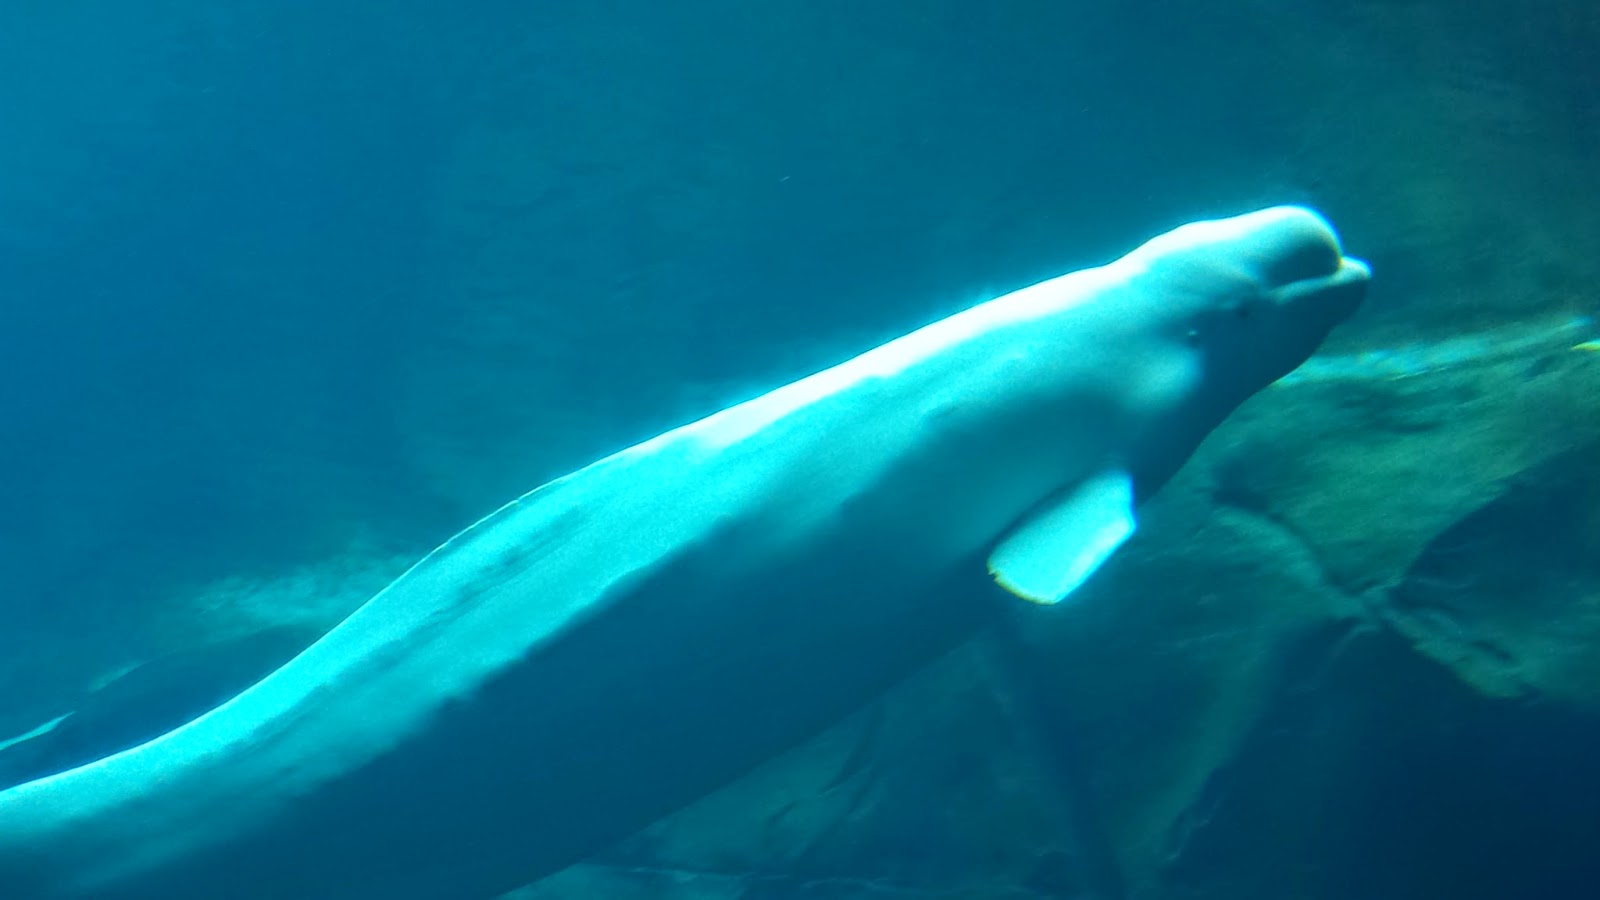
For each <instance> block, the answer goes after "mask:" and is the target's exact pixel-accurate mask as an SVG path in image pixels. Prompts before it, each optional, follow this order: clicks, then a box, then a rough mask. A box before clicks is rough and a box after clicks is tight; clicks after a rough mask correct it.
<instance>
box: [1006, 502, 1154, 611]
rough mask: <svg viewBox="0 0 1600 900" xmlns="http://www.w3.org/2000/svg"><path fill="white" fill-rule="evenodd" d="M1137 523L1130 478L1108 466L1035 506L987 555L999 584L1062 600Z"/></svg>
mask: <svg viewBox="0 0 1600 900" xmlns="http://www.w3.org/2000/svg"><path fill="white" fill-rule="evenodd" d="M1135 525H1136V523H1135V522H1134V519H1133V478H1132V476H1130V475H1129V474H1128V473H1127V472H1123V471H1109V472H1104V473H1102V474H1100V475H1097V476H1095V477H1093V478H1089V479H1086V480H1084V482H1083V483H1082V484H1079V485H1078V486H1077V487H1075V488H1073V489H1072V490H1071V491H1068V492H1067V493H1066V494H1064V495H1062V496H1061V497H1060V498H1058V499H1056V500H1053V501H1051V502H1050V503H1048V504H1046V505H1045V506H1043V507H1040V508H1039V509H1038V510H1036V511H1034V512H1033V513H1032V514H1031V515H1029V516H1028V517H1027V518H1026V519H1024V520H1023V521H1022V524H1020V525H1018V526H1017V527H1016V528H1015V529H1013V530H1012V531H1011V533H1010V534H1007V535H1006V536H1005V537H1004V538H1003V539H1001V541H1000V545H999V546H997V547H995V548H994V552H993V553H991V554H989V572H990V574H992V575H994V579H995V581H997V582H999V584H1000V586H1001V587H1003V588H1005V589H1006V590H1008V591H1010V592H1011V593H1013V594H1016V595H1017V596H1018V597H1021V598H1022V599H1024V600H1031V601H1033V602H1034V603H1047V604H1049V603H1060V602H1061V601H1062V600H1063V599H1065V598H1066V596H1067V595H1068V594H1070V593H1072V592H1073V591H1075V590H1077V589H1078V586H1079V585H1081V584H1083V583H1084V582H1085V581H1087V580H1088V579H1089V576H1090V575H1093V574H1094V572H1095V570H1096V569H1098V568H1100V564H1101V563H1103V562H1105V561H1106V559H1107V557H1109V556H1111V554H1112V553H1114V552H1116V549H1117V548H1118V547H1120V546H1122V542H1123V541H1126V540H1127V539H1128V537H1129V536H1130V535H1132V534H1133V530H1134V527H1135Z"/></svg>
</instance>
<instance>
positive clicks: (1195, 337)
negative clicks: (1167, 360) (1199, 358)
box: [1183, 328, 1200, 347]
mask: <svg viewBox="0 0 1600 900" xmlns="http://www.w3.org/2000/svg"><path fill="white" fill-rule="evenodd" d="M1183 339H1184V341H1185V342H1187V343H1188V344H1189V346H1191V347H1195V346H1198V345H1199V344H1200V329H1198V328H1191V329H1189V330H1188V331H1187V332H1185V333H1184V335H1183Z"/></svg>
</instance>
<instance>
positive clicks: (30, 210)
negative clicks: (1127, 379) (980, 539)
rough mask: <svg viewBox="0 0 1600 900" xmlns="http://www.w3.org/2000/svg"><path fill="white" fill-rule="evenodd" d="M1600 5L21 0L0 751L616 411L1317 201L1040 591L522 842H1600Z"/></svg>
mask: <svg viewBox="0 0 1600 900" xmlns="http://www.w3.org/2000/svg"><path fill="white" fill-rule="evenodd" d="M1597 43H1600V7H1596V6H1594V5H1593V4H1591V3H1588V2H1583V0H1544V2H1536V3H1512V2H1510V0H1470V2H1445V0H1384V2H1353V3H1343V4H1313V3H1308V2H1296V3H1285V2H1268V0H1233V2H1227V3H1201V2H1197V0H1171V2H1153V0H1124V2H1115V3H1111V2H1103V3H1088V2H1042V0H1033V2H1022V0H1014V2H1000V3H993V4H977V3H970V2H968V3H956V2H948V0H918V2H909V0H892V2H875V3H862V2H840V0H768V2H764V3H736V2H730V0H692V2H683V3H651V2H641V0H591V2H582V3H578V2H570V3H564V2H548V3H535V4H511V3H491V2H485V3H476V4H453V5H450V6H449V8H446V7H445V6H444V5H440V4H425V3H417V2H412V0H389V2H383V3H378V2H366V0H347V2H344V3H338V4H322V5H317V6H312V5H303V4H284V3H276V2H266V0H234V2H230V3H227V4H221V5H219V4H202V3H198V2H194V0H165V2H151V3H142V4H127V3H110V2H104V0H101V2H82V3H53V4H46V3H34V2H16V3H12V4H9V5H7V7H6V8H5V9H4V10H3V11H0V136H3V139H0V313H3V315H0V375H3V378H0V512H3V513H4V515H0V584H3V585H4V588H3V590H0V785H5V784H13V783H16V782H19V781H22V780H26V779H27V778H30V777H32V776H34V775H37V774H41V773H44V772H48V771H54V770H56V769H59V768H61V767H62V766H64V765H71V764H74V763H77V762H82V761H85V760H87V759H91V758H94V757H95V756H98V755H100V754H101V753H103V752H106V751H107V750H108V749H114V748H115V747H117V746H121V745H124V744H125V743H127V742H129V741H132V740H138V739H140V738H142V737H148V736H150V735H151V734H152V733H155V732H159V731H161V730H163V729H164V728H165V727H169V726H171V725H173V724H176V723H177V722H180V721H182V720H183V719H184V718H186V717H188V716H190V715H192V714H194V713H196V712H198V711H200V710H203V709H205V708H207V707H208V706H210V705H211V704H213V703H215V702H217V701H218V700H220V699H223V698H225V697H227V696H229V695H231V694H232V693H234V692H235V691H237V690H238V689H240V688H241V687H243V686H244V685H246V684H248V683H250V682H251V681H252V680H254V679H255V678H256V677H259V676H260V675H261V674H263V673H265V672H266V671H268V670H270V669H271V668H273V667H274V666H275V665H277V664H278V663H280V662H282V661H283V660H284V659H286V658H287V657H288V656H290V655H292V654H293V653H294V652H295V651H296V650H298V649H299V648H300V647H303V646H305V645H306V644H308V643H309V642H310V641H312V640H314V639H315V638H316V637H317V636H318V635H319V634H320V633H321V632H322V631H323V630H325V629H326V628H328V627H329V626H331V625H332V624H333V623H335V622H337V621H338V620H339V618H340V617H341V616H343V615H344V614H345V613H347V612H349V611H350V610H351V609H353V608H354V607H355V606H357V605H359V604H360V603H361V602H362V601H363V600H365V599H366V598H367V597H369V596H370V595H371V594H372V593H373V592H374V591H375V590H377V589H378V588H380V587H382V586H383V585H384V584H385V583H387V582H388V580H390V579H391V578H393V577H394V576H395V575H397V574H398V573H399V572H400V571H402V570H403V569H404V568H405V567H406V566H407V565H409V564H410V563H411V562H413V561H415V560H416V559H417V558H419V557H421V556H422V555H423V554H425V553H426V552H427V551H428V550H430V549H431V548H432V547H434V546H435V545H437V544H438V543H439V542H440V541H442V540H443V539H445V538H447V537H449V536H450V535H451V534H453V533H455V532H456V531H459V530H460V529H461V528H463V527H465V526H466V525H468V524H470V523H471V522H472V521H474V520H475V519H476V518H478V517H479V516H481V515H482V514H484V513H486V512H488V511H490V510H491V509H493V508H494V507H496V506H498V505H499V504H500V503H502V502H504V501H506V500H508V499H510V498H511V497H514V496H516V495H518V494H520V493H522V492H524V491H526V490H527V489H529V488H530V487H533V486H535V485H537V484H539V483H541V482H543V481H546V480H548V479H550V478H552V477H554V476H558V475H560V474H563V473H565V472H568V471H571V470H573V469H575V468H578V467H579V466H581V465H583V464H585V463H587V462H589V461H590V460H592V459H594V458H596V457H598V456H601V455H603V454H605V453H608V452H610V451H612V450H615V449H617V448H619V447H622V446H625V445H627V444H630V443H634V442H636V441H638V440H641V439H644V438H647V437H649V436H651V435H653V434H656V433H658V432H660V431H662V430H664V429H666V428H669V427H671V426H674V425H677V424H681V423H683V422H686V421H689V420H691V419H693V418H696V417H698V416H700V415H704V414H706V413H709V412H712V411H714V410H716V409H719V408H721V407H724V406H727V405H729V404H730V403H732V402H735V401H738V400H741V399H745V398H747V397H749V396H752V395H754V394H757V393H760V392H762V391H765V390H768V389H770V388H772V387H775V386H777V385H779V384H782V383H784V382H786V381H790V380H793V379H794V378H796V377H799V376H802V375H805V374H808V373H809V372H811V371H814V370H816V369H818V368H820V367H823V366H826V365H829V364H832V363H834V362H837V361H839V360H842V359H843V358H845V357H847V356H850V355H852V354H854V353H856V352H859V351H861V350H864V349H866V348H868V347H871V346H873V345H875V344H878V343H881V342H882V341H883V340H884V339H886V338H888V337H891V336H894V335H897V334H899V333H902V332H904V331H905V330H907V329H909V328H911V327H914V326H915V325H919V324H922V323H924V322H927V321H930V320H932V319H935V318H938V317H941V316H944V315H948V314H950V313H952V312H954V311H956V310H958V309H961V308H963V307H965V306H968V305H970V304H972V303H973V302H975V301H977V300H981V299H985V298H987V297H990V296H993V295H996V294H999V293H1002V292H1004V291H1007V290H1011V289H1014V288H1017V287H1021V286H1023V285H1025V284H1029V283H1031V282H1034V281H1037V280H1039V279H1041V278H1044V277H1048V276H1050V275H1055V274H1058V273H1061V272H1065V271H1070V270H1073V269H1078V268H1083V267H1086V266H1090V265H1096V264H1099V263H1101V262H1104V261H1107V260H1109V259H1110V258H1112V257H1114V256H1116V255H1119V254H1120V253H1122V252H1124V251H1126V250H1128V249H1131V248H1132V247H1133V246H1134V245H1136V244H1137V243H1139V242H1140V241H1142V240H1144V239H1145V238H1147V237H1149V236H1151V235H1154V234H1156V233H1159V232H1161V231H1165V230H1167V229H1169V228H1171V227H1173V226H1176V225H1178V224H1180V223H1183V222H1187V221H1192V220H1195V219H1200V218H1207V217H1214V216H1222V215H1231V214H1235V213H1239V212H1244V211H1247V210H1249V209H1253V208H1256V207H1259V206H1265V205H1270V204H1274V203H1286V202H1293V203H1305V204H1309V205H1311V206H1313V207H1315V208H1317V209H1318V210H1320V211H1322V212H1323V213H1325V214H1327V216H1328V217H1329V218H1330V220H1331V221H1332V222H1333V223H1334V224H1335V225H1336V226H1337V227H1338V228H1339V230H1340V232H1341V234H1342V236H1343V238H1344V240H1345V243H1346V247H1347V249H1348V250H1349V252H1351V253H1352V254H1353V255H1356V256H1360V257H1362V258H1365V259H1367V260H1369V261H1370V262H1371V263H1372V266H1373V270H1374V272H1375V279H1374V282H1373V287H1372V290H1371V293H1370V295H1369V298H1368V300H1367V302H1366V305H1365V306H1364V307H1363V309H1362V310H1361V311H1360V312H1359V313H1358V315H1357V316H1356V317H1355V318H1354V319H1353V320H1352V321H1351V322H1350V323H1348V324H1347V325H1345V326H1343V327H1342V328H1341V329H1340V330H1339V331H1337V332H1336V333H1335V334H1334V337H1333V338H1332V340H1331V341H1330V342H1329V343H1328V344H1327V345H1326V346H1325V347H1324V348H1323V350H1322V353H1321V354H1320V355H1319V356H1318V357H1317V358H1315V359H1313V360H1312V362H1311V363H1309V364H1307V366H1305V367H1303V368H1302V369H1301V370H1300V371H1298V372H1296V373H1295V374H1294V375H1292V376H1291V377H1290V378H1288V379H1285V380H1284V382H1282V383H1280V384H1279V385H1277V386H1275V387H1273V388H1271V389H1269V390H1267V391H1265V392H1263V393H1262V394H1260V395H1259V396H1257V397H1256V398H1254V399H1253V400H1252V401H1251V402H1250V403H1249V404H1247V405H1246V406H1245V407H1244V408H1243V409H1241V410H1240V411H1239V412H1238V413H1237V414H1236V415H1235V416H1234V417H1233V418H1232V419H1230V421H1229V422H1228V423H1227V424H1226V425H1224V427H1223V428H1221V429H1220V430H1219V431H1218V432H1217V433H1216V434H1214V435H1213V437H1212V438H1211V440H1209V441H1208V442H1207V443H1206V444H1205V445H1204V447H1202V449H1201V451H1200V452H1199V453H1198V454H1197V455H1196V457H1195V458H1194V459H1193V460H1192V461H1191V463H1190V464H1189V465H1188V467H1186V469H1185V470H1184V471H1183V472H1182V473H1181V474H1180V476H1179V477H1178V478H1177V479H1176V480H1175V481H1174V482H1173V483H1172V484H1170V485H1169V486H1168V487H1167V488H1166V489H1165V490H1163V491H1162V493H1161V494H1160V495H1159V496H1158V497H1157V498H1156V499H1155V500H1154V501H1153V502H1152V503H1151V504H1149V505H1148V506H1147V507H1146V508H1145V511H1144V513H1143V526H1142V528H1141V531H1140V533H1139V535H1138V536H1137V537H1136V538H1135V539H1134V541H1133V542H1132V543H1131V544H1130V545H1129V546H1128V547H1127V548H1125V550H1124V551H1123V552H1122V553H1120V554H1118V555H1117V557H1116V558H1114V559H1113V560H1112V561H1111V563H1109V564H1108V566H1107V568H1106V570H1105V571H1104V572H1102V573H1101V575H1100V576H1098V577H1097V578H1096V579H1095V580H1094V581H1093V582H1092V583H1091V584H1090V585H1089V586H1088V587H1087V588H1086V589H1085V591H1084V592H1083V593H1084V596H1083V597H1082V598H1080V599H1079V600H1077V601H1076V602H1075V603H1074V604H1073V606H1072V608H1071V610H1069V611H1067V614H1065V615H1058V616H1051V617H1049V618H1048V619H1044V620H1027V619H1022V620H1019V622H1018V627H1017V628H1016V630H1015V631H1011V632H1007V633H1006V634H1004V635H1000V634H986V635H984V636H982V637H980V638H979V639H977V640H975V641H973V642H972V643H971V644H969V645H968V646H966V647H964V648H962V649H961V650H960V651H958V652H956V653H954V654H952V655H951V656H949V657H948V658H946V659H944V660H943V661H941V662H940V663H939V664H937V665H935V666H933V667H932V668H930V669H929V670H927V671H925V672H923V673H921V674H920V675H918V676H916V677H915V678H913V679H911V680H910V681H908V682H906V683H904V684H903V685H901V686H900V687H899V688H897V689H896V690H894V691H893V692H892V693H890V694H889V695H887V696H886V697H884V698H883V699H882V700H881V701H879V702H876V703H875V704H873V705H872V706H871V707H870V708H868V709H864V710H862V711H861V712H859V713H857V714H856V715H855V716H853V717H851V718H850V719H848V720H846V721H843V722H841V723H840V724H839V725H838V726H836V727H835V728H833V729H831V730H830V731H828V732H827V733H825V734H823V735H820V736H818V737H817V738H816V739H815V740H814V741H812V742H810V743H808V744H805V745H803V746H800V747H797V748H795V749H794V750H793V751H791V752H790V753H788V754H787V755H785V756H784V757H782V758H779V759H776V760H774V761H772V762H771V763H770V764H768V765H766V766H764V767H763V768H761V769H760V770H758V771H756V772H754V773H752V774H751V775H750V776H748V777H746V778H744V779H743V780H741V781H739V782H737V783H735V784H733V785H731V786H729V787H728V788H727V789H725V790H723V791H721V792H719V793H717V794H715V795H712V796H710V797H707V798H705V799H704V800H703V801H701V802H700V803H698V804H696V805H695V806H693V807H690V808H688V809H686V810H684V811H682V812H681V813H679V814H677V815H675V816H673V817H671V818H669V819H668V820H666V821H663V822H661V823H659V824H657V825H656V826H654V827H652V828H650V829H649V830H647V831H646V832H645V833H643V834H640V835H638V836H637V837H635V838H634V839H632V840H631V841H629V842H626V843H625V844H624V845H622V846H619V847H617V848H614V849H613V850H611V851H608V852H606V853H605V854H602V856H601V857H599V858H596V859H594V860H592V861H591V862H589V863H586V864H584V865H581V866H579V867H577V868H575V869H572V870H569V871H567V872H564V873H562V874H560V875H558V876H555V877H553V878H551V879H548V880H546V881H545V882H543V883H540V884H538V885H533V886H530V887H529V888H526V889H524V890H523V891H519V892H518V893H517V896H519V897H524V898H538V900H546V898H571V897H601V898H618V900H631V898H669V900H680V898H682V900H689V898H717V900H724V898H725V900H735V898H738V900H757V898H789V897H797V898H807V900H831V898H879V897H896V898H900V897H905V898H953V897H954V898H1018V900H1024V898H1091V897H1092V898H1135V897H1136V898H1160V900H1167V898H1174V900H1176V898H1183V900H1189V898H1218V900H1222V898H1227V900H1244V898H1262V900H1266V898H1308V900H1311V898H1314V900H1323V898H1328V900H1333V898H1423V897H1452V898H1480V897H1481V898H1490V897H1494V898H1500V897H1519V898H1542V897H1551V898H1555V897H1562V898H1570V897H1580V896H1588V895H1590V894H1592V893H1594V892H1595V890H1596V887H1595V885H1596V884H1600V855H1597V854H1596V853H1595V848H1597V847H1600V352H1595V351H1596V349H1600V344H1596V343H1594V341H1595V340H1596V339H1597V338H1600V325H1596V323H1595V321H1594V320H1593V319H1592V318H1591V317H1593V316H1595V315H1596V314H1600V164H1597V163H1596V159H1597V157H1600V153H1597V151H1600V61H1596V58H1595V57H1594V55H1593V48H1594V47H1595V46H1596V45H1597ZM63 717H65V718H63ZM13 736H15V739H13ZM707 739H708V740H714V739H715V736H708V738H707Z"/></svg>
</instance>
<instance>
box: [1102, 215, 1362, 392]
mask: <svg viewBox="0 0 1600 900" xmlns="http://www.w3.org/2000/svg"><path fill="white" fill-rule="evenodd" d="M1123 261H1124V262H1125V263H1129V264H1133V265H1135V266H1136V267H1138V270H1139V272H1140V274H1139V275H1138V276H1136V278H1135V281H1136V283H1137V284H1138V285H1139V293H1140V294H1141V295H1143V296H1144V297H1146V298H1148V299H1150V300H1151V301H1153V303H1152V304H1151V308H1150V310H1149V312H1150V314H1151V315H1153V316H1155V317H1157V319H1158V330H1159V331H1160V332H1161V333H1162V336H1163V338H1164V339H1166V340H1169V341H1172V342H1173V343H1181V344H1182V345H1184V346H1186V347H1187V348H1189V349H1188V352H1189V353H1191V354H1193V355H1194V357H1195V359H1196V362H1197V363H1198V368H1199V373H1200V378H1201V380H1202V382H1203V390H1204V391H1205V392H1206V393H1207V394H1210V395H1212V396H1213V397H1214V399H1216V400H1218V401H1227V400H1228V399H1230V398H1231V403H1229V404H1228V405H1229V407H1230V408H1231V407H1232V406H1233V405H1236V404H1237V403H1238V402H1240V401H1242V400H1244V399H1245V398H1246V397H1248V396H1249V395H1250V394H1252V393H1254V392H1255V391H1257V390H1259V389H1260V388H1262V387H1265V386H1266V385H1267V384H1270V383H1271V382H1273V381H1276V380H1277V379H1279V378H1281V377H1283V376H1284V375H1287V374H1288V373H1289V372H1290V371H1291V370H1293V369H1294V368H1296V367H1297V366H1299V365H1300V364H1301V363H1303V362H1305V361H1306V359H1307V358H1308V357H1309V356H1310V355H1311V354H1312V352H1313V351H1315V350H1316V348H1317V347H1318V345H1320V344H1321V343H1322V342H1323V340H1324V339H1325V338H1326V337H1327V335H1328V332H1329V331H1331V330H1332V329H1333V327H1334V326H1335V325H1338V324H1339V323H1340V322H1342V321H1344V320H1345V319H1346V318H1348V317H1349V316H1350V314H1351V313H1353V312H1354V311H1355V309H1356V307H1357V306H1358V305H1360V303H1361V299H1362V297H1363V295H1364V294H1365V293H1366V287H1367V282H1368V280H1369V279H1370V277H1371V272H1370V271H1369V269H1368V268H1367V265H1366V264H1365V263H1363V262H1361V261H1359V260H1355V259H1351V258H1349V257H1346V256H1345V255H1344V252H1343V250H1342V249H1341V247H1340V245H1339V238H1338V235H1336V234H1335V233H1334V230H1333V228H1332V226H1330V225H1329V224H1328V222H1327V221H1326V220H1325V219H1323V218H1322V217H1321V216H1319V215H1317V214H1316V213H1314V212H1312V211H1311V210H1308V209H1305V208H1303V207H1298V206H1277V207H1272V208H1270V209H1263V210H1259V211H1257V212H1253V213H1248V214H1246V215H1242V216H1235V217H1233V218H1230V219H1217V220H1213V221H1206V222H1195V223H1193V224H1189V225H1184V226H1182V227H1180V228H1177V229H1175V230H1173V231H1170V232H1168V233H1166V234H1163V235H1161V236H1160V237H1157V238H1154V239H1152V240H1150V241H1148V242H1146V243H1145V244H1144V245H1143V246H1141V247H1139V248H1138V249H1137V250H1135V251H1134V252H1133V253H1130V254H1129V255H1128V256H1127V257H1124V260H1123Z"/></svg>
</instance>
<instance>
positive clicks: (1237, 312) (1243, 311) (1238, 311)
mask: <svg viewBox="0 0 1600 900" xmlns="http://www.w3.org/2000/svg"><path fill="white" fill-rule="evenodd" d="M1255 308H1256V307H1255V304H1254V303H1251V302H1250V301H1248V300H1240V301H1238V302H1237V303H1235V304H1233V315H1234V317H1235V318H1239V319H1248V318H1250V314H1251V313H1253V312H1255Z"/></svg>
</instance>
